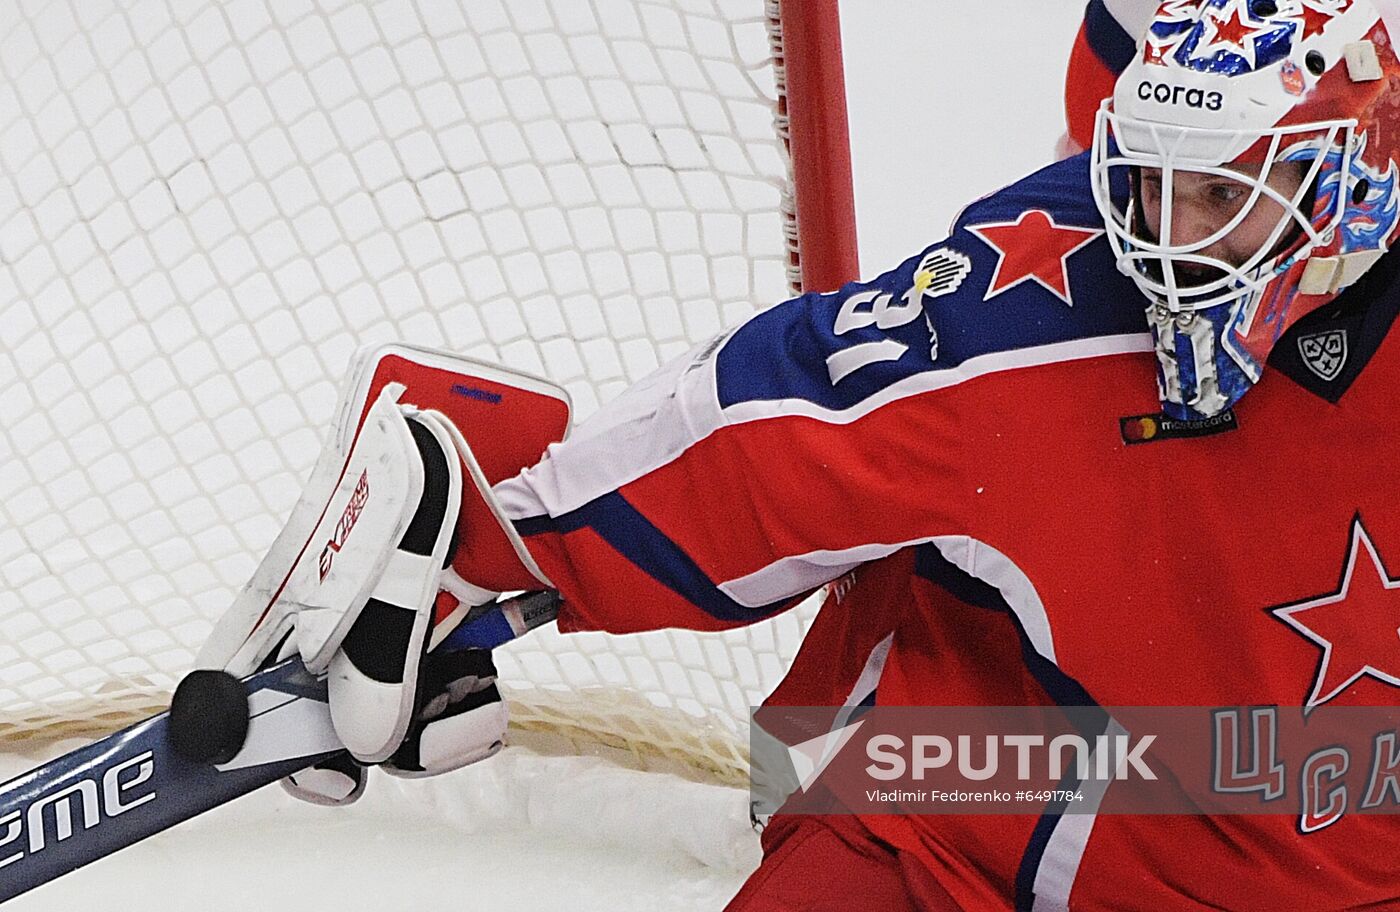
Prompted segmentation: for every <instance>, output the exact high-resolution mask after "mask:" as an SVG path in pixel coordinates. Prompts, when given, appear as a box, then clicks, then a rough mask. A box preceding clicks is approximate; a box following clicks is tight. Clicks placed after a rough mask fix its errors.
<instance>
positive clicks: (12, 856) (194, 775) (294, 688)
mask: <svg viewBox="0 0 1400 912" xmlns="http://www.w3.org/2000/svg"><path fill="white" fill-rule="evenodd" d="M558 607H559V599H558V597H557V596H556V595H555V594H554V593H539V592H537V593H530V594H527V595H523V596H519V597H517V598H514V599H507V600H505V601H503V602H501V603H499V604H498V605H495V606H490V607H489V608H488V609H487V610H485V611H478V612H474V613H473V615H471V616H469V617H468V619H467V620H466V621H464V622H463V623H462V625H461V626H460V627H459V628H458V629H457V630H456V631H454V632H453V633H452V634H451V635H450V636H449V637H448V638H447V639H446V640H445V641H444V642H443V643H442V645H441V647H440V648H444V649H463V648H473V647H481V646H483V645H486V644H497V645H498V644H499V643H500V642H504V640H505V639H510V637H509V636H505V637H504V638H502V635H501V634H500V632H499V630H500V628H501V625H502V624H503V623H505V624H507V626H509V627H510V628H513V629H514V631H515V633H516V635H519V633H523V632H524V630H528V629H531V628H533V627H536V626H539V625H540V624H543V623H547V622H548V621H550V620H552V619H553V617H554V615H555V614H557V613H558ZM502 616H503V617H505V618H507V620H506V621H502V619H501V617H502ZM522 617H523V618H524V623H523V624H521V623H520V619H521V618H522ZM512 619H513V620H512ZM243 682H244V684H245V685H246V686H247V689H248V702H249V713H250V719H249V724H248V736H247V740H246V741H245V742H244V744H243V747H242V749H241V750H240V751H239V752H238V753H237V754H236V755H235V756H234V757H233V759H231V760H229V761H228V762H227V763H220V764H217V765H214V764H209V763H199V762H196V761H192V760H189V759H186V758H185V757H182V756H181V755H180V754H179V753H178V752H177V751H176V750H175V749H174V748H173V747H172V746H171V743H170V738H169V715H170V714H169V713H168V712H166V713H161V714H159V715H157V716H152V717H151V718H149V719H146V720H144V721H142V722H138V723H136V724H135V725H133V726H131V727H130V728H126V729H123V730H122V731H120V732H117V733H116V734H114V735H110V736H108V737H106V738H104V739H102V740H101V741H97V742H95V743H93V744H89V745H87V746H86V747H82V748H79V749H78V750H75V751H72V752H70V753H67V754H64V755H63V756H61V757H58V758H56V759H54V760H51V761H49V762H48V763H45V764H44V765H42V766H40V767H37V768H35V769H33V770H30V771H29V772H27V773H25V774H23V775H21V776H18V777H16V778H14V779H11V780H10V781H9V782H6V783H4V784H3V785H0V902H5V901H7V900H10V899H13V898H14V897H16V896H19V895H20V894H21V893H25V892H27V891H29V890H32V889H34V888H35V887H37V886H41V885H42V884H45V883H48V882H49V881H50V880H53V879H55V878H57V877H61V876H62V875H64V874H67V873H69V872H70V871H75V870H77V869H78V868H81V867H82V866H84V865H86V864H89V863H91V862H93V861H96V860H98V859H99V858H104V857H106V856H108V855H110V854H112V853H113V852H116V851H118V850H120V849H124V848H126V847H127V846H129V845H133V844H135V843H137V842H140V841H141V840H143V839H145V838H146V837H148V836H154V835H155V834H156V833H159V832H161V831H163V830H166V829H169V828H170V827H172V826H174V825H175V824H177V823H181V822H183V821H185V820H189V819H190V818H191V817H195V816H197V815H199V814H202V813H204V812H205V811H208V810H211V809H213V808H215V807H218V806H219V805H222V804H226V803H228V802H230V801H232V800H233V799H235V798H238V797H241V796H242V795H246V794H248V793H249V792H251V791H254V790H255V789H259V788H262V787H263V786H264V785H268V784H270V783H273V782H276V781H277V780H279V779H281V778H282V777H284V776H287V775H289V774H291V773H295V772H297V771H299V770H303V769H306V768H307V767H309V766H313V765H315V764H316V763H319V762H320V761H322V760H326V759H328V758H330V757H333V756H335V755H336V754H339V753H341V752H342V751H343V750H344V748H343V747H342V746H341V743H340V741H339V739H338V738H337V737H336V735H335V730H334V729H333V728H332V726H331V718H330V707H329V705H328V703H327V701H326V683H325V680H324V679H323V678H317V677H316V676H314V675H312V674H310V673H309V672H308V671H307V670H306V669H305V668H304V667H303V666H302V664H301V660H300V659H298V658H292V659H288V660H287V661H285V662H281V663H278V664H277V665H274V666H273V667H271V668H268V669H266V670H264V671H260V672H258V673H256V674H253V675H249V676H248V677H246V678H244V679H243Z"/></svg>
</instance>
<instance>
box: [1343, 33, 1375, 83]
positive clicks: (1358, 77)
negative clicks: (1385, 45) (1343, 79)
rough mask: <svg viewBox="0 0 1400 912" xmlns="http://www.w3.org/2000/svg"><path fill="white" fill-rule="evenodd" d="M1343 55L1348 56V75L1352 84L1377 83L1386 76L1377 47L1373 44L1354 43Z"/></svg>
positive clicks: (1367, 42)
mask: <svg viewBox="0 0 1400 912" xmlns="http://www.w3.org/2000/svg"><path fill="white" fill-rule="evenodd" d="M1342 53H1344V54H1345V55H1346V60H1347V75H1348V76H1350V77H1351V81H1352V82H1376V81H1377V80H1379V79H1380V78H1381V77H1382V76H1384V75H1385V72H1384V70H1382V69H1381V60H1380V57H1379V56H1377V55H1376V46H1375V45H1374V44H1372V43H1371V42H1369V41H1354V42H1352V43H1351V44H1348V45H1347V46H1346V48H1345V49H1343V52H1342Z"/></svg>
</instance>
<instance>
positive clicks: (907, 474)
mask: <svg viewBox="0 0 1400 912" xmlns="http://www.w3.org/2000/svg"><path fill="white" fill-rule="evenodd" d="M968 269H969V264H968V261H967V258H966V257H965V256H963V255H962V254H959V253H957V252H956V251H955V250H952V249H951V248H946V249H944V250H942V252H938V253H934V252H930V253H926V254H924V255H921V256H919V257H915V258H913V259H911V260H909V261H908V262H906V263H904V264H902V265H901V266H900V267H898V268H897V269H895V270H893V271H891V272H890V273H887V274H885V275H883V276H880V277H879V278H877V279H875V280H873V281H871V282H869V283H865V284H853V285H848V286H846V287H845V288H843V289H841V290H840V291H839V292H834V293H830V294H809V295H806V296H804V297H800V298H797V299H794V300H792V301H789V302H786V303H784V304H781V305H778V306H776V307H774V308H772V309H770V310H767V311H765V312H763V313H760V314H758V315H757V316H755V317H753V318H752V319H750V320H749V321H748V322H746V323H744V324H742V325H741V326H739V327H738V328H736V329H734V330H731V331H730V332H728V333H726V334H724V335H722V336H720V337H718V338H716V339H714V340H712V341H711V342H709V343H708V344H705V345H703V346H700V347H698V348H697V349H695V350H693V351H691V352H689V353H688V354H686V355H685V356H683V357H681V358H680V359H678V360H676V361H674V362H672V363H670V364H668V365H666V366H664V367H663V368H661V369H660V370H658V371H657V372H655V373H654V374H652V375H651V376H650V377H648V378H646V379H645V380H643V381H641V382H640V383H638V384H637V385H635V386H633V387H632V388H631V389H629V390H628V391H626V392H625V393H623V394H622V395H621V396H620V397H619V398H617V399H616V400H614V401H613V402H611V403H610V404H608V405H607V406H605V407H604V408H603V409H602V410H601V411H600V412H598V413H596V414H595V415H594V416H593V417H592V418H591V419H590V420H588V421H586V422H584V423H583V424H582V425H580V426H579V427H578V428H577V429H576V430H575V432H574V434H573V435H572V436H571V437H570V438H569V439H568V440H567V441H565V442H563V443H561V444H557V445H555V446H553V447H551V448H550V450H549V451H548V453H547V454H546V456H545V457H544V458H543V459H542V460H541V461H540V462H539V463H538V464H536V465H535V466H533V467H531V468H529V469H527V470H526V471H524V472H523V473H521V474H520V475H519V476H517V477H515V478H513V479H510V480H508V481H505V482H503V483H501V484H499V485H497V486H496V487H495V489H494V493H495V494H496V496H497V498H498V500H499V501H500V503H501V504H502V506H503V508H504V511H505V513H506V515H507V516H508V517H509V518H510V519H511V521H512V522H513V523H514V526H515V528H516V530H517V531H518V532H519V533H520V534H521V536H522V537H523V540H524V541H525V543H526V546H527V548H528V549H529V551H530V553H531V555H532V556H533V557H534V558H535V560H536V561H537V563H538V564H539V566H540V568H541V569H542V570H543V571H544V573H545V574H546V575H547V576H548V578H549V580H550V581H551V582H552V583H553V584H554V586H555V587H556V588H557V589H559V590H560V591H561V593H562V594H563V595H564V596H565V600H566V608H565V610H564V612H563V613H562V614H561V616H560V624H561V628H562V629H604V630H609V631H613V632H630V631H635V630H642V629H653V628H657V627H663V626H681V627H690V628H694V629H719V628H724V627H731V626H737V625H741V624H745V623H749V622H752V621H754V620H757V619H760V618H763V617H766V616H768V615H770V614H772V613H774V612H776V611H779V610H781V609H783V608H785V607H787V606H789V605H791V604H793V603H795V601H797V600H799V599H800V598H801V597H802V596H803V595H805V594H806V593H808V592H810V591H811V590H813V589H814V588H816V587H818V586H820V585H821V584H823V583H826V582H827V581H829V580H832V579H834V578H836V577H839V576H841V575H842V574H843V573H845V572H847V571H848V570H849V569H850V568H852V567H854V566H856V565H857V564H860V563H862V562H865V561H867V560H870V559H873V558H877V557H882V556H884V555H886V554H889V553H892V552H893V551H895V550H897V549H898V548H899V547H900V543H901V542H902V541H904V540H906V539H908V538H911V537H918V536H919V535H920V534H921V533H922V531H923V530H925V529H926V528H928V527H929V526H931V525H936V524H937V523H938V522H939V516H938V515H937V514H938V509H939V508H938V504H939V503H941V502H943V499H942V498H933V497H929V496H928V494H927V491H928V490H929V489H930V488H932V489H933V490H945V491H950V492H951V491H952V488H953V487H954V484H955V482H954V480H953V479H949V478H939V477H937V475H938V473H939V472H940V471H943V469H940V465H939V463H938V461H937V460H936V459H931V458H930V454H931V453H937V452H939V451H943V452H953V451H954V450H955V441H954V440H953V439H952V435H951V432H950V431H949V429H948V428H945V427H941V426H940V422H939V421H938V420H937V415H936V413H930V412H927V411H925V410H920V409H917V408H911V407H909V400H910V395H911V394H916V393H917V392H918V382H917V381H918V378H920V377H924V376H927V375H928V371H929V369H930V368H931V366H932V363H933V359H934V356H935V355H936V346H937V342H936V335H935V330H934V320H933V317H932V314H931V313H930V311H929V308H928V307H927V306H926V305H927V303H928V302H929V301H930V300H932V299H933V298H934V297H936V296H938V295H940V294H947V293H950V292H952V291H954V290H956V287H957V285H958V284H959V283H960V282H961V281H962V278H963V277H964V276H965V275H966V274H967V272H968ZM911 382H912V385H911ZM902 385H903V387H902ZM915 398H917V397H916V396H915ZM875 505H878V508H875Z"/></svg>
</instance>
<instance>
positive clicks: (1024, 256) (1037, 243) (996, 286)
mask: <svg viewBox="0 0 1400 912" xmlns="http://www.w3.org/2000/svg"><path fill="white" fill-rule="evenodd" d="M968 230H969V231H971V232H972V233H973V234H975V235H977V236H978V237H979V238H981V239H982V241H983V242H984V243H985V244H986V245H987V246H988V247H990V248H992V249H993V250H995V251H996V252H997V268H996V271H995V272H993V273H992V281H991V284H989V285H988V286H987V293H986V295H984V296H983V298H982V300H984V301H990V300H991V299H992V298H994V297H996V296H997V295H999V294H1001V293H1002V292H1003V291H1006V290H1007V289H1008V288H1012V287H1014V286H1016V285H1019V284H1021V283H1022V282H1024V281H1026V280H1028V279H1029V280H1031V281H1034V282H1038V283H1039V284H1040V285H1041V287H1043V288H1044V289H1045V290H1047V291H1049V292H1050V293H1051V294H1053V295H1055V297H1057V298H1059V299H1060V300H1061V301H1064V302H1065V303H1066V304H1068V305H1070V306H1071V307H1073V306H1074V300H1073V299H1072V298H1071V297H1070V293H1069V257H1070V254H1072V253H1074V252H1075V251H1076V250H1078V249H1079V248H1081V247H1083V246H1084V245H1085V244H1088V243H1090V242H1091V241H1093V240H1094V239H1095V238H1097V237H1098V236H1099V235H1101V234H1103V233H1104V232H1103V229H1102V228H1076V227H1075V226H1073V225H1059V224H1056V222H1055V219H1054V217H1052V216H1051V215H1050V213H1048V212H1046V211H1044V210H1043V209H1030V210H1028V211H1026V212H1023V213H1021V217H1020V218H1018V219H1016V221H1014V222H997V223H994V224H990V225H977V226H976V227H970V228H968Z"/></svg>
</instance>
